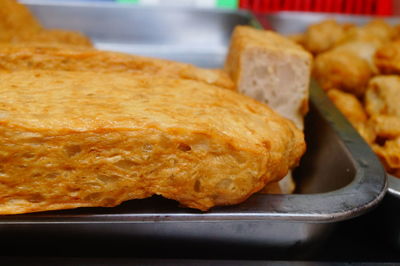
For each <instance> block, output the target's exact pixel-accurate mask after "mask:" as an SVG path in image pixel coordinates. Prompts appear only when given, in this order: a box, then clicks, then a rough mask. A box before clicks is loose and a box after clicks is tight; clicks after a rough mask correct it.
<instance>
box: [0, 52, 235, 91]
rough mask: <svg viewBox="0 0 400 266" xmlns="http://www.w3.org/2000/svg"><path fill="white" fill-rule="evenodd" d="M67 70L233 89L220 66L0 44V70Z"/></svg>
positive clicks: (109, 53)
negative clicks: (138, 75) (135, 75)
mask: <svg viewBox="0 0 400 266" xmlns="http://www.w3.org/2000/svg"><path fill="white" fill-rule="evenodd" d="M34 69H42V70H67V71H95V72H124V73H148V74H151V75H157V76H158V75H159V76H165V77H172V78H182V79H189V80H197V81H201V82H204V83H207V84H213V85H216V86H220V87H224V88H228V89H234V84H233V82H232V80H231V79H230V78H229V76H228V75H227V74H226V73H225V72H223V71H221V70H211V69H202V68H198V67H195V66H193V65H190V64H185V63H178V62H173V61H168V60H162V59H155V58H148V57H142V56H135V55H129V54H123V53H116V52H107V51H100V50H96V49H90V48H77V47H73V48H72V47H65V46H46V45H38V44H36V45H23V44H22V45H0V70H5V71H19V70H34Z"/></svg>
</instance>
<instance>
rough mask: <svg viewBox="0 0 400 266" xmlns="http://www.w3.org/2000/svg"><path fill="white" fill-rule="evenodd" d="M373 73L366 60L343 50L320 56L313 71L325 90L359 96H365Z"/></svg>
mask: <svg viewBox="0 0 400 266" xmlns="http://www.w3.org/2000/svg"><path fill="white" fill-rule="evenodd" d="M372 73H373V72H372V70H371V68H370V66H369V64H368V62H367V61H366V60H365V59H363V58H361V57H360V56H358V55H357V54H355V53H353V52H352V51H348V50H341V49H337V50H336V49H334V50H332V51H328V52H325V53H322V54H319V55H318V56H317V58H316V59H315V62H314V69H313V76H314V77H315V78H316V79H317V81H318V82H319V84H320V85H321V87H322V88H323V89H325V90H330V89H340V90H343V91H346V92H349V93H352V94H355V95H357V96H361V95H363V94H364V91H365V88H366V85H367V84H368V81H369V79H370V78H371V76H372Z"/></svg>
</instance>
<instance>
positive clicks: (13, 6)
mask: <svg viewBox="0 0 400 266" xmlns="http://www.w3.org/2000/svg"><path fill="white" fill-rule="evenodd" d="M2 42H5V43H47V44H65V45H77V46H92V44H91V41H90V40H89V38H87V37H86V36H84V35H83V34H82V33H79V32H74V31H65V30H49V29H44V28H43V27H42V26H41V25H40V23H39V21H37V20H36V18H35V17H34V16H33V15H32V13H31V12H30V11H29V9H28V8H26V7H25V6H24V5H22V4H19V3H18V2H17V1H15V0H0V43H2Z"/></svg>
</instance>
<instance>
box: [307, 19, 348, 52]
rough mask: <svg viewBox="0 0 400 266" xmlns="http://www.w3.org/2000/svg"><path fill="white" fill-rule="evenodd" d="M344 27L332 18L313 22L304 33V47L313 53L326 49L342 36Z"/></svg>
mask: <svg viewBox="0 0 400 266" xmlns="http://www.w3.org/2000/svg"><path fill="white" fill-rule="evenodd" d="M346 29H347V26H345V25H343V24H339V23H337V22H336V20H334V19H328V20H324V21H322V22H319V23H316V24H313V25H311V26H310V27H308V29H307V30H306V32H305V33H304V39H303V44H304V47H305V48H306V49H307V50H308V51H310V52H312V53H314V54H319V53H322V52H325V51H328V50H329V49H331V48H332V47H334V46H335V45H336V44H337V43H338V41H339V40H341V39H343V38H344V35H345V31H346Z"/></svg>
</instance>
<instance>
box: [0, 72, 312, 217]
mask: <svg viewBox="0 0 400 266" xmlns="http://www.w3.org/2000/svg"><path fill="white" fill-rule="evenodd" d="M0 84H1V86H0V166H1V170H0V173H1V174H0V213H1V214H15V213H26V212H36V211H45V210H55V209H67V208H76V207H84V206H115V205H117V204H119V203H121V202H122V201H125V200H129V199H137V198H145V197H149V196H151V195H153V194H157V195H162V196H164V197H166V198H170V199H174V200H177V201H179V202H180V203H181V204H183V205H184V206H188V207H191V208H197V209H200V210H207V209H209V208H211V207H213V206H216V205H229V204H237V203H240V202H242V201H244V200H245V199H247V198H248V197H249V196H250V195H251V194H253V193H255V192H256V191H258V190H260V189H262V188H263V187H264V186H265V185H266V184H268V183H271V182H276V181H278V180H280V179H281V178H283V177H284V176H285V175H286V174H287V172H288V170H289V169H290V168H292V167H294V166H295V165H297V164H298V162H299V159H300V156H301V155H302V154H303V153H304V150H305V142H304V136H303V133H302V132H301V131H300V130H298V129H297V128H296V127H295V126H294V124H293V123H292V122H291V121H289V120H287V119H285V118H282V117H281V116H279V115H277V114H276V113H275V112H273V111H272V110H271V109H270V108H268V107H267V106H265V105H263V104H261V103H258V102H257V101H255V100H253V99H251V98H248V97H246V96H244V95H241V94H239V93H237V92H234V91H230V90H226V89H223V88H219V87H216V86H211V85H206V84H204V83H201V82H196V81H190V80H182V79H171V78H162V77H157V76H150V75H144V76H141V75H130V74H124V73H97V72H82V71H81V72H74V71H38V70H34V71H16V72H9V73H2V74H1V75H0Z"/></svg>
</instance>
